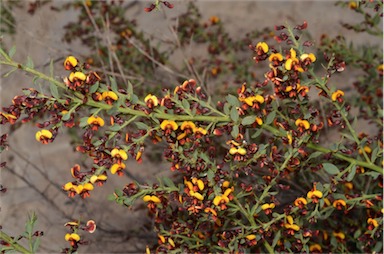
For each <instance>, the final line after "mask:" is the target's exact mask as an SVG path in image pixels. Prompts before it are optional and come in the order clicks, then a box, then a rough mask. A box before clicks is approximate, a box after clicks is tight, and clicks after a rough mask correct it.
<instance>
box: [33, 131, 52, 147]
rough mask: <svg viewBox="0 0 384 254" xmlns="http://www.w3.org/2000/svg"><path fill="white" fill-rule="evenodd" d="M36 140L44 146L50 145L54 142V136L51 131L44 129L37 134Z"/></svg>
mask: <svg viewBox="0 0 384 254" xmlns="http://www.w3.org/2000/svg"><path fill="white" fill-rule="evenodd" d="M35 138H36V140H37V141H39V142H41V143H43V144H48V143H49V142H52V138H53V134H52V132H51V131H49V130H45V129H44V130H41V131H38V132H36V134H35Z"/></svg>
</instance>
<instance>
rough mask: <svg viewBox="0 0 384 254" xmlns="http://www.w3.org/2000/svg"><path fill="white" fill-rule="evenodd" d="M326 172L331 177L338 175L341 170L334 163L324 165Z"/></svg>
mask: <svg viewBox="0 0 384 254" xmlns="http://www.w3.org/2000/svg"><path fill="white" fill-rule="evenodd" d="M323 168H324V170H325V171H326V172H327V173H328V174H330V175H337V174H338V173H340V170H339V169H338V168H337V167H336V166H335V165H333V164H332V163H323Z"/></svg>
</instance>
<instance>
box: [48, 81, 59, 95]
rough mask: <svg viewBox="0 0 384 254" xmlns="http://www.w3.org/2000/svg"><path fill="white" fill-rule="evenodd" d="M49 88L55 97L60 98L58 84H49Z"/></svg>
mask: <svg viewBox="0 0 384 254" xmlns="http://www.w3.org/2000/svg"><path fill="white" fill-rule="evenodd" d="M49 89H50V90H51V94H52V96H53V97H54V98H56V99H60V95H59V91H58V90H57V86H56V85H55V84H53V83H51V84H50V85H49Z"/></svg>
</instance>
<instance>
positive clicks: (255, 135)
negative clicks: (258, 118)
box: [251, 128, 263, 139]
mask: <svg viewBox="0 0 384 254" xmlns="http://www.w3.org/2000/svg"><path fill="white" fill-rule="evenodd" d="M262 132H263V129H261V128H260V129H257V131H256V132H255V133H254V134H253V135H252V136H251V138H253V139H254V138H257V137H258V136H260V134H261V133H262Z"/></svg>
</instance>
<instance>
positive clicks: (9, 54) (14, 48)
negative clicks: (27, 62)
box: [8, 46, 16, 58]
mask: <svg viewBox="0 0 384 254" xmlns="http://www.w3.org/2000/svg"><path fill="white" fill-rule="evenodd" d="M15 53H16V46H12V48H11V49H10V50H9V51H8V56H9V57H10V58H12V57H13V56H14V55H15Z"/></svg>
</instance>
